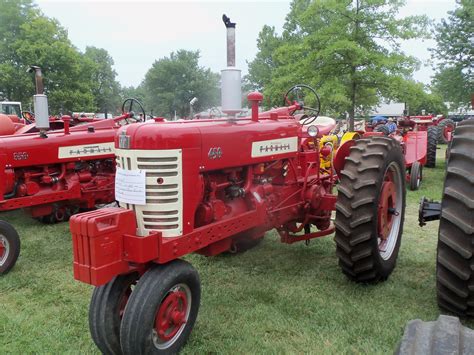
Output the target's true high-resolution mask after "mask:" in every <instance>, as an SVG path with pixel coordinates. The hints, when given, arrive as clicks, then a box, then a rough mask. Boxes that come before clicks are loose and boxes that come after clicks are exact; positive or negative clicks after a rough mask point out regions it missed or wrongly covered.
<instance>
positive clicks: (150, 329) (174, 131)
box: [70, 93, 405, 354]
mask: <svg viewBox="0 0 474 355" xmlns="http://www.w3.org/2000/svg"><path fill="white" fill-rule="evenodd" d="M262 98H263V96H262V95H261V94H259V93H252V94H250V95H249V101H250V102H252V117H249V118H244V119H232V120H228V119H213V120H200V121H183V122H160V123H155V124H146V125H145V124H138V125H131V126H128V127H123V128H121V129H120V130H119V132H118V133H117V136H116V140H115V144H116V151H115V152H116V156H117V180H116V197H117V199H118V200H119V201H120V206H121V208H104V209H101V210H98V211H92V212H86V213H81V214H78V215H75V216H73V217H72V218H71V221H70V225H71V232H72V235H73V246H74V276H75V278H76V279H77V280H80V281H82V282H85V283H89V284H92V285H94V286H97V287H96V289H95V291H94V294H93V296H92V301H91V308H90V327H91V334H92V337H93V339H94V341H95V343H96V344H97V346H98V347H99V349H100V350H101V351H102V352H104V353H120V352H121V351H123V352H124V353H125V354H132V353H142V352H158V353H159V352H164V353H165V352H166V353H168V352H170V353H174V352H175V351H177V350H179V348H180V347H181V346H182V345H183V344H184V343H185V341H186V339H187V338H188V336H189V334H190V332H191V330H192V328H193V325H194V322H195V320H196V316H197V312H198V308H199V302H200V293H201V290H200V281H199V277H198V274H197V271H196V270H195V269H194V268H193V267H192V266H191V265H190V264H189V263H187V262H185V261H183V260H181V259H180V258H181V257H182V256H184V255H186V254H189V253H192V252H197V253H200V254H203V255H206V256H213V255H217V254H220V253H223V252H229V251H233V252H237V251H239V250H241V249H243V248H245V246H246V245H249V244H250V245H252V244H255V243H256V242H257V241H258V240H260V239H261V238H263V236H264V234H265V232H267V231H269V230H271V229H276V230H277V232H278V234H279V235H280V238H281V241H282V242H283V243H288V244H291V243H295V242H298V241H308V240H310V239H312V238H317V237H322V236H326V235H330V234H332V233H333V232H334V231H335V232H336V236H335V240H336V244H337V250H336V254H337V256H338V258H339V264H340V266H341V268H342V271H343V272H344V273H345V274H346V275H347V276H348V277H349V278H350V279H352V280H354V281H357V282H364V283H365V282H378V281H383V280H385V279H387V277H388V276H389V275H390V273H391V272H392V270H393V268H394V267H395V262H396V258H397V255H398V250H399V247H400V241H401V233H402V227H403V217H404V209H405V176H404V171H405V165H404V160H403V154H402V150H401V147H400V144H399V143H398V142H397V141H395V140H394V139H392V138H387V137H382V136H373V137H367V138H364V137H362V138H361V139H358V140H356V141H353V142H352V147H351V148H350V150H347V151H346V154H347V156H345V163H344V166H343V169H342V170H340V171H338V172H337V173H338V176H339V180H340V183H339V188H338V189H339V194H338V195H337V196H336V195H335V194H334V193H333V189H334V185H335V182H336V180H337V179H338V178H337V177H336V176H335V175H333V174H332V173H331V172H330V173H326V170H324V171H322V170H321V169H320V164H319V155H320V154H319V148H318V147H319V144H318V140H319V139H320V138H321V137H322V136H323V135H324V134H327V133H328V132H329V131H330V130H331V129H332V128H334V126H335V122H334V125H333V126H332V127H330V126H328V125H325V126H324V130H323V129H320V127H318V126H316V125H311V121H312V120H314V118H315V116H309V117H307V116H304V117H306V118H303V121H298V119H295V116H294V113H295V112H296V111H297V110H300V109H302V108H303V106H304V104H303V103H302V102H294V103H293V104H292V105H290V106H288V107H281V108H278V109H274V110H271V111H267V112H264V113H258V103H259V102H260V101H261V100H262ZM316 114H317V113H316V112H315V115H316ZM304 124H306V125H309V126H308V127H307V129H306V127H304ZM326 131H327V132H326ZM233 137H239V140H237V141H236V140H235V139H233ZM340 153H341V151H338V153H337V154H340ZM336 159H337V160H344V156H342V157H341V156H338V157H337V158H335V160H336ZM334 210H336V220H335V223H334V224H333V223H332V221H331V213H332V211H334ZM314 228H316V230H314Z"/></svg>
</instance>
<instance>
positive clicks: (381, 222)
mask: <svg viewBox="0 0 474 355" xmlns="http://www.w3.org/2000/svg"><path fill="white" fill-rule="evenodd" d="M395 189H396V186H395V184H394V182H393V178H392V174H391V173H390V172H387V175H386V176H385V181H384V182H383V184H382V190H381V192H380V199H379V205H378V221H377V223H378V231H379V237H380V239H382V241H385V240H387V238H388V234H389V233H390V230H391V229H392V222H393V213H391V211H394V209H395V206H396V202H397V195H396V190H395Z"/></svg>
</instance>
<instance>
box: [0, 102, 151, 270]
mask: <svg viewBox="0 0 474 355" xmlns="http://www.w3.org/2000/svg"><path fill="white" fill-rule="evenodd" d="M37 96H40V98H41V97H45V96H44V95H43V94H37V95H35V97H37ZM134 102H136V103H138V104H139V106H140V109H141V110H142V112H143V115H145V111H144V109H143V107H142V106H141V104H140V103H139V102H137V101H136V100H135V99H127V100H126V101H125V102H124V104H123V105H122V110H123V111H125V106H126V105H127V103H130V107H129V112H128V113H127V112H124V113H123V114H122V115H121V116H119V117H115V118H113V119H107V120H100V121H96V122H92V123H88V124H79V125H77V126H74V127H70V122H71V118H70V117H69V116H63V117H62V119H61V122H63V125H64V129H63V130H48V126H49V124H50V120H49V117H48V114H47V101H46V100H44V101H43V102H40V103H37V107H35V109H36V110H37V111H38V112H39V115H38V114H37V115H36V116H37V117H36V118H37V120H36V125H35V127H36V126H37V127H36V128H37V130H38V131H40V134H38V133H24V134H20V135H10V136H3V137H0V147H1V148H0V193H1V197H0V212H4V211H11V210H16V209H24V210H25V211H26V212H27V213H28V214H30V215H31V216H32V217H33V218H36V219H38V220H40V221H42V222H45V223H55V222H61V221H66V220H68V219H69V217H70V216H71V215H72V214H74V213H77V212H79V211H80V210H90V209H93V208H95V207H96V206H97V205H100V204H107V203H110V202H113V201H115V197H114V183H115V181H114V179H115V161H114V143H113V142H114V137H115V132H116V131H117V129H118V128H119V127H121V126H123V125H127V124H128V123H130V122H136V121H137V119H136V118H134V114H133V111H132V108H133V103H134ZM6 225H7V222H2V224H0V275H1V274H5V273H6V272H8V271H9V270H10V269H11V268H12V267H13V265H14V264H15V262H16V258H17V257H18V253H19V247H20V242H19V238H18V234H17V233H16V231H14V229H13V227H8V226H6Z"/></svg>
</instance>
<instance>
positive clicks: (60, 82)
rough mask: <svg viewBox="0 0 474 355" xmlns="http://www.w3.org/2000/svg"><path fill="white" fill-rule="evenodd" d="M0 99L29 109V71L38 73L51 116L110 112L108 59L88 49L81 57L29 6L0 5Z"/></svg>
mask: <svg viewBox="0 0 474 355" xmlns="http://www.w3.org/2000/svg"><path fill="white" fill-rule="evenodd" d="M0 8H1V11H0V39H1V40H0V72H1V75H0V97H1V98H3V99H7V100H12V101H22V102H23V104H25V105H26V104H28V103H31V98H32V95H33V94H34V79H33V76H32V74H29V73H27V69H28V68H29V67H30V66H31V65H38V66H40V67H41V68H42V71H43V78H44V87H45V93H46V94H47V95H48V99H49V106H50V112H51V113H58V112H60V111H62V112H66V111H96V110H98V109H100V110H112V109H114V108H115V107H114V106H115V105H116V103H114V99H113V96H114V95H116V97H118V94H119V91H118V83H117V82H116V81H115V72H114V71H113V69H112V64H113V61H112V58H110V56H109V55H108V54H107V52H106V51H105V50H102V49H98V48H93V47H90V48H88V49H86V53H84V54H82V53H80V52H79V51H78V50H77V48H75V47H74V46H73V45H72V43H71V41H70V40H69V38H68V35H67V31H66V30H65V29H64V28H63V27H62V26H61V25H60V24H59V23H58V22H57V21H56V20H54V19H50V18H48V17H46V16H44V15H43V14H42V13H41V11H39V10H38V8H37V7H36V6H35V5H34V4H33V3H32V1H31V0H0Z"/></svg>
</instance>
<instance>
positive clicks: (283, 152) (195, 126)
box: [115, 118, 301, 171]
mask: <svg viewBox="0 0 474 355" xmlns="http://www.w3.org/2000/svg"><path fill="white" fill-rule="evenodd" d="M300 127H301V125H300V124H299V123H298V122H296V121H295V120H293V119H264V120H260V121H252V120H251V119H247V118H244V119H236V120H227V119H214V120H194V121H175V122H157V123H152V124H150V123H144V124H135V125H130V126H125V127H121V128H120V130H119V132H118V133H117V135H116V137H115V146H116V148H122V149H123V148H126V149H132V150H168V149H183V150H185V149H192V150H199V154H198V155H197V156H200V162H199V169H200V170H201V171H209V170H217V169H224V168H230V167H236V166H243V165H251V164H257V163H261V162H265V161H271V160H276V159H283V158H289V157H293V156H294V155H295V154H296V152H297V151H298V149H299V132H300V129H301V128H300Z"/></svg>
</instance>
